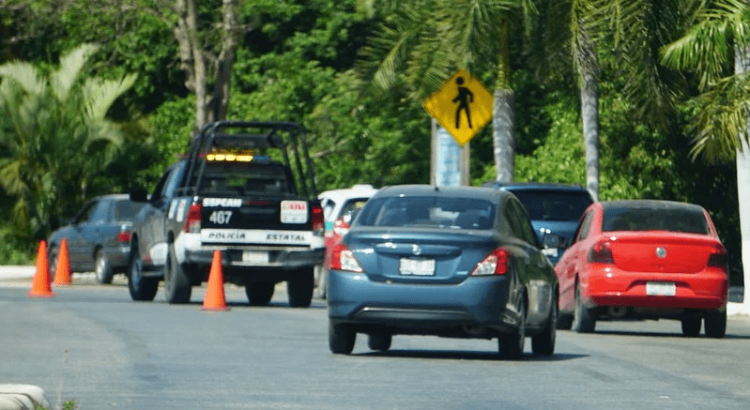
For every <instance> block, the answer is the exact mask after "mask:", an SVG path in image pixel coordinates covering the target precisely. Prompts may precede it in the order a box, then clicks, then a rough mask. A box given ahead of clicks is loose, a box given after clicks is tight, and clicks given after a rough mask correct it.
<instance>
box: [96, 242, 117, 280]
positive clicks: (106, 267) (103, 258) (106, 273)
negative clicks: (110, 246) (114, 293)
mask: <svg viewBox="0 0 750 410" xmlns="http://www.w3.org/2000/svg"><path fill="white" fill-rule="evenodd" d="M94 269H95V270H94V272H95V273H96V281H97V282H99V283H101V284H102V285H109V284H110V283H112V276H114V273H113V272H112V266H111V265H110V264H109V259H107V254H106V253H104V250H102V249H99V250H98V251H96V262H95V267H94Z"/></svg>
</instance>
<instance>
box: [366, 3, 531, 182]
mask: <svg viewBox="0 0 750 410" xmlns="http://www.w3.org/2000/svg"><path fill="white" fill-rule="evenodd" d="M368 5H369V7H370V10H371V11H373V12H374V13H375V14H379V15H381V16H383V18H384V20H385V24H384V25H383V29H382V32H381V33H380V36H379V37H377V38H376V39H374V40H373V43H372V44H371V45H370V46H369V47H367V48H366V49H365V57H367V58H369V61H377V64H376V65H375V66H374V67H372V66H368V67H366V68H365V71H367V74H366V76H367V77H368V78H373V80H374V81H373V84H374V85H376V86H378V87H380V88H382V89H385V90H388V89H392V88H394V87H398V86H404V85H407V84H408V85H409V86H410V87H411V88H412V89H413V92H412V94H411V97H412V98H414V99H415V100H419V101H423V100H424V99H425V98H426V97H427V96H429V95H430V94H431V93H432V92H434V91H435V90H437V89H439V88H440V86H441V85H442V84H443V83H444V82H445V80H446V79H448V78H449V77H450V76H451V75H452V74H453V73H454V72H455V71H456V70H457V69H466V70H468V71H469V72H471V73H477V72H482V71H491V72H494V78H495V86H494V93H493V94H494V101H493V110H492V118H493V120H492V124H493V145H494V157H495V169H496V180H497V181H501V182H510V181H512V180H513V159H514V155H515V142H514V138H513V116H514V109H513V99H514V95H513V89H512V88H511V67H510V61H511V59H510V37H511V33H512V28H513V25H514V24H515V23H516V22H518V21H524V18H525V16H528V15H530V13H531V12H533V11H534V10H535V8H534V5H533V1H532V0H405V1H404V0H402V1H393V0H390V1H374V0H369V1H368Z"/></svg>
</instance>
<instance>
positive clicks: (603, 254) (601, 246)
mask: <svg viewBox="0 0 750 410" xmlns="http://www.w3.org/2000/svg"><path fill="white" fill-rule="evenodd" d="M589 262H591V263H615V259H614V258H613V257H612V244H611V243H609V242H597V243H595V244H594V246H592V247H591V251H590V252H589Z"/></svg>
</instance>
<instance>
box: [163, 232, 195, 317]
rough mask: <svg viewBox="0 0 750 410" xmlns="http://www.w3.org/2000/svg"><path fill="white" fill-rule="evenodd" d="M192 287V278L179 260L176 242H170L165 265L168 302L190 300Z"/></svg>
mask: <svg viewBox="0 0 750 410" xmlns="http://www.w3.org/2000/svg"><path fill="white" fill-rule="evenodd" d="M192 289H193V286H192V285H191V283H190V278H189V277H188V276H187V275H186V274H185V269H184V268H183V266H182V265H181V264H180V263H179V262H178V261H177V255H176V254H175V250H174V243H170V244H169V255H168V257H167V264H166V266H164V294H165V296H166V298H167V303H172V304H184V303H188V302H190V294H191V293H192Z"/></svg>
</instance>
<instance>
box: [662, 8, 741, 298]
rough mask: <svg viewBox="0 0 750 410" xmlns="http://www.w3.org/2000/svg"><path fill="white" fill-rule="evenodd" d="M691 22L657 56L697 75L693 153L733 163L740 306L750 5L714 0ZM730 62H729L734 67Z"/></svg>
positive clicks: (664, 61) (711, 159)
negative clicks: (738, 238)
mask: <svg viewBox="0 0 750 410" xmlns="http://www.w3.org/2000/svg"><path fill="white" fill-rule="evenodd" d="M696 16H697V20H696V24H695V25H693V27H692V28H690V30H688V31H687V33H686V34H685V35H684V36H683V37H682V38H680V39H679V40H677V41H675V42H673V43H671V44H669V45H668V46H667V47H665V48H664V51H663V58H662V61H663V63H664V64H665V65H667V66H669V67H673V68H676V69H679V70H689V71H692V72H694V73H695V74H697V76H698V78H699V84H698V87H699V90H700V91H701V95H699V96H698V97H696V98H695V102H696V103H697V105H698V106H699V110H698V114H697V115H696V116H695V118H693V121H692V126H693V129H694V135H695V137H694V146H693V151H692V153H693V156H699V155H700V156H703V157H704V158H705V159H707V160H709V161H717V160H731V159H734V160H735V161H736V164H737V190H738V197H739V215H740V234H741V237H742V265H743V267H744V276H743V279H744V283H745V294H744V302H743V304H744V307H745V308H747V307H748V306H750V143H749V142H748V135H749V134H750V129H749V128H748V127H750V121H749V117H750V36H748V33H750V6H749V5H748V3H747V1H743V0H716V1H714V2H712V3H711V4H710V5H709V6H706V7H703V8H701V9H699V11H698V12H697V13H696ZM732 62H733V63H734V67H733V70H731V69H730V67H732Z"/></svg>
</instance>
